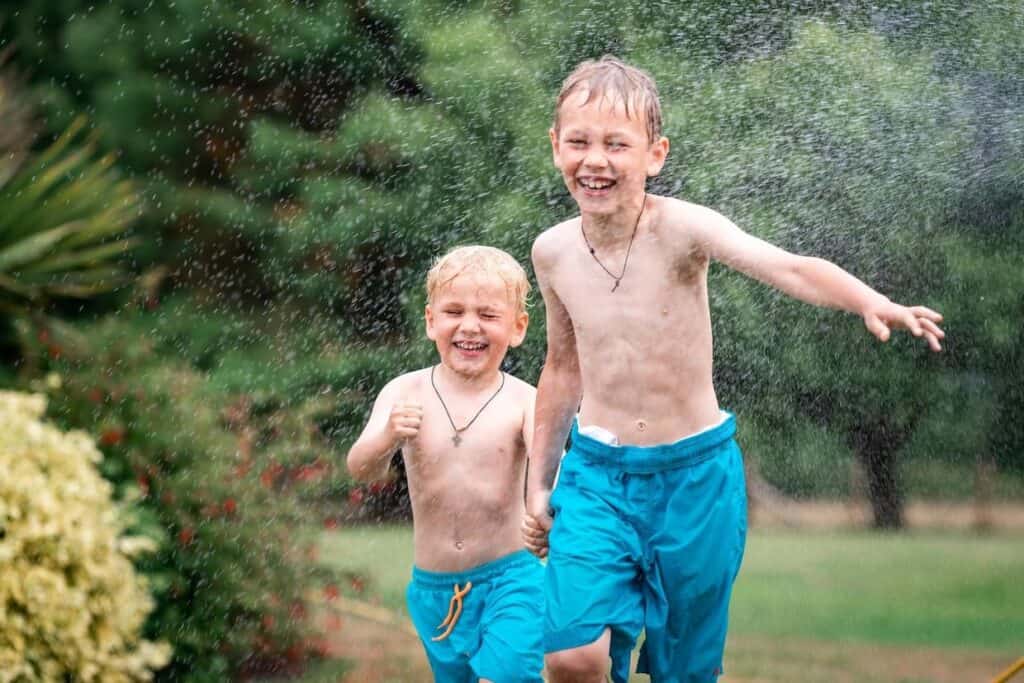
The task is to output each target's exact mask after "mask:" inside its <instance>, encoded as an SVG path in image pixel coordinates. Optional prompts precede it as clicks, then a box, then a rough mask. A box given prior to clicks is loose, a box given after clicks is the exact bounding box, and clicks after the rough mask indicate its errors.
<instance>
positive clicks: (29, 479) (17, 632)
mask: <svg viewBox="0 0 1024 683" xmlns="http://www.w3.org/2000/svg"><path fill="white" fill-rule="evenodd" d="M45 409H46V399H45V398H44V397H43V396H39V395H27V394H19V393H14V392H7V391H0V683H7V682H15V681H18V682H21V681H26V682H28V681H60V680H74V681H83V682H85V681H102V682H103V683H120V682H122V681H145V680H149V679H151V678H152V673H153V671H154V670H156V669H159V668H161V667H163V666H164V665H165V664H166V663H167V662H168V661H169V659H170V654H171V652H170V647H169V646H167V645H166V644H159V643H153V642H150V641H147V640H144V639H143V638H142V637H141V634H140V631H141V629H142V625H143V622H144V621H145V619H146V616H147V615H148V614H149V612H150V611H151V610H152V608H153V601H152V599H151V597H150V596H149V593H148V592H147V590H146V586H145V584H144V581H143V580H142V578H141V577H139V576H138V575H137V574H136V573H135V570H134V568H133V566H132V563H131V560H130V557H131V556H132V555H133V554H134V553H137V552H144V551H146V550H147V549H148V548H147V544H148V543H149V542H148V541H146V540H145V539H139V538H130V537H125V536H122V525H121V523H120V522H119V518H118V511H117V508H116V507H115V505H114V503H113V501H112V500H111V492H112V489H111V486H110V484H109V483H108V482H107V481H106V480H104V479H103V478H102V477H101V476H100V474H99V472H98V471H97V469H96V464H97V463H98V462H99V461H100V459H101V457H102V456H101V454H100V452H99V451H98V450H97V448H96V446H95V444H94V443H93V441H92V439H91V438H90V437H89V436H88V435H87V434H85V433H83V432H68V433H65V432H61V431H60V430H59V429H57V428H56V427H54V426H52V425H50V424H47V423H46V422H44V421H43V420H42V416H43V413H44V411H45Z"/></svg>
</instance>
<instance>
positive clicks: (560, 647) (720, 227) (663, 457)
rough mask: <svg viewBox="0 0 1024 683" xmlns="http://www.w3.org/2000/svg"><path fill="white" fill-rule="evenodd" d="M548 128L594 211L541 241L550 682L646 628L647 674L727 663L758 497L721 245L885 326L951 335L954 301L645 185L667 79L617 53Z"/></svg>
mask: <svg viewBox="0 0 1024 683" xmlns="http://www.w3.org/2000/svg"><path fill="white" fill-rule="evenodd" d="M550 138H551V147H552V152H553V155H554V162H555V166H556V167H557V168H558V169H559V170H560V171H561V173H562V177H563V179H564V181H565V184H566V186H567V187H568V189H569V192H570V193H571V194H572V196H573V198H574V199H575V200H576V202H577V204H578V206H579V210H580V216H578V217H576V218H573V219H571V220H568V221H566V222H564V223H562V224H560V225H556V226H555V227H553V228H551V229H549V230H547V231H546V232H544V233H543V234H542V235H541V236H540V237H538V238H537V240H536V242H535V244H534V247H533V263H534V268H535V271H536V274H537V281H538V284H539V287H540V291H541V293H542V294H543V296H544V301H545V304H546V308H547V340H548V350H547V359H546V364H545V366H544V370H543V372H542V374H541V377H540V382H539V383H538V393H537V410H536V429H535V432H534V438H533V449H532V458H531V466H530V474H529V483H528V493H527V507H528V511H529V516H528V517H527V518H526V521H525V523H524V528H523V531H524V536H525V538H526V542H527V546H528V547H529V548H530V549H531V550H532V551H534V552H535V553H536V554H538V555H540V556H544V555H546V554H548V553H549V549H550V554H548V566H547V571H546V584H545V589H546V597H547V603H548V608H547V615H546V618H545V649H546V650H547V651H548V652H549V653H550V654H549V655H548V657H547V666H548V670H549V672H550V674H551V681H553V683H560V682H564V681H602V680H604V676H605V675H606V672H607V669H608V658H609V656H610V657H611V659H612V677H613V679H614V680H615V681H619V682H625V681H626V680H627V679H628V676H629V653H630V651H631V649H632V647H633V644H634V642H635V640H636V638H637V636H638V635H639V633H640V631H641V629H643V630H645V632H646V638H645V642H644V648H643V650H642V652H641V658H640V663H639V665H638V670H639V671H642V672H647V673H650V674H651V679H652V681H655V682H656V683H666V682H669V681H679V682H681V681H687V682H709V681H714V680H715V679H717V677H718V675H719V674H720V673H721V669H722V652H723V649H724V645H725V634H726V621H727V616H728V606H729V597H730V594H731V589H732V584H733V581H734V579H735V577H736V574H737V572H738V571H739V566H740V561H741V559H742V556H743V549H744V544H745V539H746V507H745V503H746V499H745V491H744V482H743V468H742V457H741V455H740V451H739V448H738V447H737V446H736V444H735V442H734V441H733V438H732V437H733V434H734V432H735V420H734V417H733V416H732V415H731V414H729V413H725V412H723V411H722V410H721V409H720V407H719V405H718V400H717V398H716V395H715V389H714V386H713V385H712V380H711V378H712V372H711V367H712V343H711V320H710V314H709V309H708V296H707V270H708V263H709V262H710V261H711V259H717V260H719V261H721V262H723V263H725V264H726V265H728V266H730V267H732V268H735V269H737V270H740V271H742V272H743V273H746V274H747V275H750V276H752V277H754V278H757V279H758V280H761V281H763V282H765V283H767V284H769V285H772V286H774V287H777V288H778V289H780V290H782V291H783V292H785V293H787V294H789V295H791V296H793V297H796V298H797V299H801V300H803V301H806V302H809V303H813V304H817V305H821V306H829V307H833V308H838V309H842V310H845V311H849V312H852V313H856V314H857V315H860V316H861V317H862V318H863V319H864V323H865V325H866V326H867V328H868V330H870V331H871V332H872V333H873V334H874V335H875V336H876V337H878V338H879V339H880V340H882V341H885V340H887V339H888V338H889V334H890V330H891V329H892V328H901V327H903V328H907V329H909V330H910V331H911V332H912V333H913V334H914V335H916V336H919V337H923V338H925V339H926V340H927V342H928V343H929V344H930V346H931V347H932V349H934V350H936V351H938V350H939V341H940V340H941V339H942V337H943V336H944V335H943V332H942V330H940V329H939V327H938V326H937V325H936V323H938V322H939V321H941V319H942V318H941V316H940V315H939V314H938V313H935V312H934V311H931V310H929V309H927V308H924V307H921V306H916V307H912V308H907V307H904V306H900V305H897V304H895V303H893V302H892V301H890V300H889V299H887V298H886V297H884V296H882V295H881V294H879V293H878V292H876V291H874V290H873V289H871V288H870V287H868V286H867V285H865V284H864V283H863V282H861V281H859V280H857V279H856V278H854V277H853V276H852V275H850V274H848V273H846V272H845V271H843V270H842V269H840V268H839V267H838V266H835V265H834V264H832V263H829V262H828V261H824V260H821V259H817V258H808V257H803V256H796V255H794V254H791V253H788V252H786V251H783V250H782V249H779V248H777V247H774V246H772V245H770V244H768V243H766V242H763V241H761V240H759V239H757V238H756V237H753V236H751V235H748V234H746V233H745V232H743V231H742V230H740V229H739V228H737V227H736V226H735V225H733V223H732V222H730V221H729V220H728V219H726V218H724V217H723V216H721V215H720V214H718V213H716V212H715V211H713V210H711V209H709V208H706V207H703V206H698V205H695V204H691V203H688V202H685V201H680V200H677V199H673V198H670V197H659V196H655V195H651V194H648V193H647V192H646V189H645V183H646V180H647V178H648V177H649V176H654V175H657V174H658V172H659V171H660V170H661V168H662V165H663V164H664V162H665V158H666V156H667V155H668V152H669V142H668V139H666V138H665V137H663V136H662V133H661V112H660V105H659V102H658V93H657V90H656V88H655V86H654V83H653V81H652V80H651V79H650V77H649V76H647V74H645V73H643V72H642V71H640V70H638V69H635V68H633V67H630V66H628V65H626V64H623V63H622V62H620V61H619V60H617V59H614V58H607V57H606V58H604V59H601V60H600V61H591V62H584V63H583V64H580V65H579V66H578V67H577V68H576V70H575V71H573V73H572V74H570V75H569V77H568V78H567V79H566V80H565V82H564V84H563V86H562V90H561V92H560V94H559V96H558V101H557V105H556V109H555V118H554V124H553V126H552V128H551V131H550ZM577 411H578V418H577V417H576V416H577ZM570 430H572V447H571V449H570V451H569V453H568V454H567V455H566V456H565V459H564V461H563V463H562V465H561V473H560V474H559V481H558V486H557V488H556V489H555V491H554V495H552V485H553V482H554V478H555V474H556V471H558V466H559V458H560V455H561V450H562V446H563V444H564V443H565V441H566V437H567V436H568V434H569V432H570ZM549 505H550V508H549ZM552 514H553V515H554V517H553V519H552ZM552 522H553V523H554V526H553V527H552ZM549 532H550V539H549V537H548V533H549ZM549 541H550V546H549ZM580 586H586V587H587V590H586V591H580V590H579V588H578V587H580Z"/></svg>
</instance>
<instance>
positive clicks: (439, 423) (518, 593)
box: [348, 246, 544, 683]
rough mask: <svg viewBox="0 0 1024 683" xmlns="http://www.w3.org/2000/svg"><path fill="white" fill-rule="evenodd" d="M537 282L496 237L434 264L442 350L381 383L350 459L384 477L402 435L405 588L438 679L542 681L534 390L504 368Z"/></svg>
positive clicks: (522, 331) (430, 288) (432, 330)
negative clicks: (528, 494)
mask: <svg viewBox="0 0 1024 683" xmlns="http://www.w3.org/2000/svg"><path fill="white" fill-rule="evenodd" d="M529 289H530V285H529V282H528V280H527V277H526V273H525V271H524V270H523V268H522V266H521V265H519V263H517V262H516V260H515V259H513V258H512V257H511V256H509V255H508V254H506V253H505V252H503V251H501V250H499V249H494V248H491V247H481V246H469V247H461V248H458V249H455V250H453V251H451V252H449V253H448V254H446V255H445V256H443V257H442V258H440V259H439V260H438V261H437V262H436V263H435V264H434V266H433V268H431V270H430V273H429V274H428V276H427V305H426V311H425V313H424V316H425V319H426V331H427V336H428V337H429V338H430V339H431V340H432V341H433V342H434V344H435V345H436V346H437V353H438V356H439V358H440V362H439V363H438V364H437V365H434V366H432V367H429V368H424V369H422V370H416V371H414V372H409V373H407V374H404V375H401V376H400V377H397V378H395V379H393V380H391V381H390V382H388V384H387V385H386V386H385V387H384V388H383V389H382V390H381V392H380V394H379V395H378V397H377V400H376V402H375V403H374V406H373V410H372V412H371V414H370V418H369V421H368V422H367V424H366V426H365V428H364V429H363V432H362V434H360V436H359V439H358V440H357V441H356V442H355V444H354V445H353V446H352V448H351V450H350V451H349V453H348V468H349V471H350V472H351V473H352V476H353V477H354V478H355V479H357V480H359V481H374V480H380V479H384V478H385V477H386V476H387V473H388V466H389V464H390V462H391V458H392V456H393V455H394V453H395V452H396V451H397V450H398V449H399V448H401V449H402V457H403V458H404V459H405V466H406V473H407V475H408V480H409V496H410V499H411V501H412V511H413V543H414V558H415V559H414V563H415V566H414V567H413V570H412V581H411V583H410V584H409V588H408V592H407V600H408V607H409V613H410V615H411V617H412V621H413V624H414V625H415V626H416V630H417V631H418V632H419V634H420V638H421V640H422V641H423V646H424V648H425V649H426V652H427V658H428V659H429V661H430V667H431V669H432V671H433V673H434V678H435V680H436V681H439V682H440V683H469V682H470V681H473V682H475V681H477V680H478V679H479V680H483V681H494V682H495V683H505V682H507V683H525V682H530V683H532V682H534V681H541V669H542V668H543V666H544V652H543V643H542V636H543V604H544V595H543V567H542V566H541V563H540V561H539V560H538V559H537V558H535V557H533V556H532V555H531V554H530V553H528V552H527V551H526V550H525V549H524V548H523V541H522V537H521V535H520V523H521V521H522V519H523V515H524V514H525V501H524V496H523V491H524V487H525V469H526V458H527V451H528V448H529V443H530V439H531V438H532V436H533V410H534V396H535V393H536V392H535V390H534V388H533V387H532V386H530V385H529V384H527V383H525V382H522V381H520V380H518V379H516V378H515V377H511V376H509V375H507V374H506V373H504V372H502V371H501V362H502V360H503V359H504V358H505V353H506V352H507V351H508V349H509V347H515V346H518V345H519V344H520V343H522V341H523V338H524V337H525V335H526V327H527V323H528V320H529V319H528V316H527V313H526V299H527V294H528V293H529Z"/></svg>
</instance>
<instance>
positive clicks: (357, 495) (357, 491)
mask: <svg viewBox="0 0 1024 683" xmlns="http://www.w3.org/2000/svg"><path fill="white" fill-rule="evenodd" d="M365 495H366V494H365V493H363V489H361V488H354V489H352V490H351V491H349V492H348V502H349V503H351V504H352V505H362V503H363V498H364V496H365Z"/></svg>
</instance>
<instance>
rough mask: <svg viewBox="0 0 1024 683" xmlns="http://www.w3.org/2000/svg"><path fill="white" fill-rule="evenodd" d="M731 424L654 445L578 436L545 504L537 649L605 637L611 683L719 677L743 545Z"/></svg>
mask: <svg viewBox="0 0 1024 683" xmlns="http://www.w3.org/2000/svg"><path fill="white" fill-rule="evenodd" d="M735 432H736V420H735V417H734V416H733V415H731V414H730V415H728V417H727V418H726V419H725V420H724V421H723V422H722V423H721V424H719V425H718V426H717V427H713V428H711V429H709V430H707V431H704V432H700V433H699V434H696V435H694V436H692V437H689V438H686V439H683V440H681V441H677V442H676V443H673V444H667V445H661V446H649V447H641V446H611V445H607V444H605V443H602V442H601V441H597V440H594V439H592V438H590V437H587V436H584V435H580V434H579V432H578V430H577V426H576V425H575V424H574V425H573V430H572V445H571V447H570V449H569V452H568V453H567V454H566V455H565V458H564V459H563V460H562V467H561V471H560V473H559V478H558V484H557V486H556V487H555V491H554V493H553V494H552V496H551V507H552V508H553V510H554V513H555V518H554V525H553V526H552V529H551V534H550V545H551V547H550V554H549V556H548V565H547V570H546V572H545V593H546V597H547V608H546V616H545V624H544V649H545V651H547V652H555V651H557V650H564V649H568V648H573V647H579V646H581V645H586V644H588V643H591V642H593V641H594V640H596V639H597V638H598V637H600V635H601V634H602V633H603V632H604V630H605V629H606V628H610V629H611V653H610V654H611V658H612V679H613V680H614V681H615V683H626V681H627V680H628V679H629V658H630V653H631V651H632V649H633V646H634V643H635V642H636V639H637V637H638V636H639V635H640V631H641V629H643V630H645V631H646V637H645V640H644V644H643V647H642V648H641V651H640V660H639V662H638V664H637V671H638V672H640V673H648V674H650V675H651V681H653V682H654V683H684V682H685V683H709V682H713V681H715V680H717V678H718V676H719V675H720V674H721V673H722V653H723V651H724V649H725V633H726V626H727V622H728V616H729V597H730V595H731V593H732V584H733V581H734V580H735V578H736V575H737V573H738V572H739V568H740V563H741V561H742V559H743V549H744V546H745V544H746V536H747V512H746V486H745V482H744V477H743V459H742V455H741V454H740V450H739V447H738V446H737V445H736V442H735V441H733V435H734V434H735Z"/></svg>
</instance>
